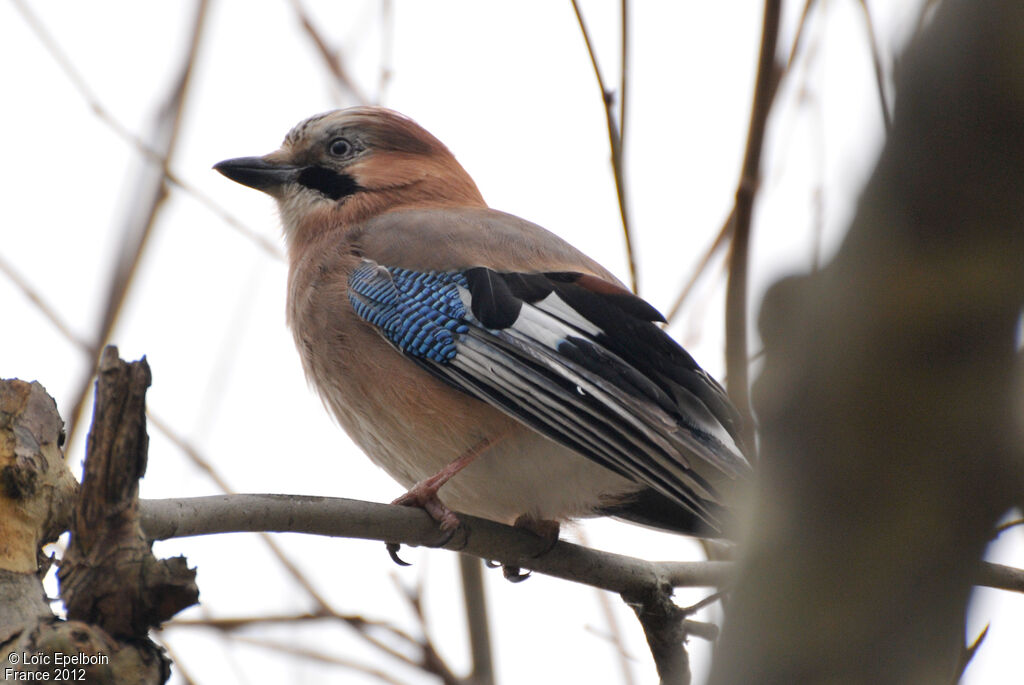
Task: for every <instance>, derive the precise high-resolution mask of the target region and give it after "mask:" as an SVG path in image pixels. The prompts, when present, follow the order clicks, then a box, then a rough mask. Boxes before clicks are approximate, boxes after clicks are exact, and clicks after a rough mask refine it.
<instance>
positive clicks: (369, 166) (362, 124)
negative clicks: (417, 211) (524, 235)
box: [213, 107, 485, 244]
mask: <svg viewBox="0 0 1024 685" xmlns="http://www.w3.org/2000/svg"><path fill="white" fill-rule="evenodd" d="M213 168H214V169H216V170H217V171H219V172H220V173H222V174H224V175H225V176H227V177H228V178H230V179H231V180H233V181H237V182H238V183H241V184H243V185H246V186H249V187H250V188H255V189H256V190H262V191H263V192H265V193H267V194H268V195H271V196H272V197H273V198H274V199H275V200H277V204H278V207H279V208H280V210H281V219H282V222H283V224H284V232H285V236H286V237H287V239H288V241H289V243H291V244H294V243H295V242H296V241H299V242H304V241H306V240H309V239H312V238H313V237H315V234H318V233H320V232H321V231H322V230H325V229H328V228H331V227H336V226H338V225H339V224H340V225H352V224H355V223H358V222H360V221H363V220H365V219H368V218H370V217H372V216H375V215H377V214H381V213H383V212H386V211H389V210H392V209H399V208H404V207H467V206H468V207H483V206H485V203H484V201H483V198H482V197H481V195H480V191H479V190H477V187H476V184H475V183H473V179H472V178H470V176H469V174H467V173H466V171H465V169H463V168H462V166H461V165H460V164H459V163H458V162H457V161H456V160H455V157H454V156H453V155H452V153H451V152H449V150H448V148H446V147H445V146H444V144H443V143H441V141H439V140H438V139H437V138H435V137H434V136H433V135H431V134H430V133H429V132H428V131H427V130H426V129H424V128H423V127H421V126H420V125H419V124H417V123H416V122H414V121H413V120H412V119H409V118H408V117H405V116H403V115H401V114H399V113H397V112H394V111H392V110H389V109H385V108H383V107H353V108H350V109H342V110H336V111H333V112H327V113H325V114H318V115H317V116H314V117H310V118H309V119H306V120H305V121H303V122H301V123H299V124H298V125H297V126H295V128H293V129H292V130H291V131H289V132H288V135H287V136H285V139H284V143H283V144H282V145H281V148H280V149H278V150H276V151H274V152H271V153H270V154H268V155H264V156H263V157H240V158H237V159H228V160H225V161H223V162H219V163H218V164H216V165H215V166H214V167H213Z"/></svg>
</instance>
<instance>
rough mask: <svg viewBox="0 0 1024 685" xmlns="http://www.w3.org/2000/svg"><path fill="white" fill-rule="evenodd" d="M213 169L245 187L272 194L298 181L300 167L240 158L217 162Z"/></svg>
mask: <svg viewBox="0 0 1024 685" xmlns="http://www.w3.org/2000/svg"><path fill="white" fill-rule="evenodd" d="M213 168H214V169H216V170H217V171H219V172H220V173H222V174H224V175H225V176H227V177H228V178H230V179H231V180H232V181H235V182H236V183H241V184H242V185H244V186H249V187H250V188H255V189H256V190H262V191H264V192H268V193H269V192H272V191H273V190H274V189H275V188H279V187H281V186H283V185H284V184H285V183H291V182H293V181H296V180H298V178H299V172H300V171H301V169H300V167H295V166H291V165H288V164H281V163H278V162H268V161H267V160H266V159H265V158H263V157H238V158H237V159H225V160H224V161H223V162H217V163H216V164H214V165H213Z"/></svg>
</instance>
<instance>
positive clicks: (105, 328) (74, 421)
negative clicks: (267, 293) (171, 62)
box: [66, 0, 209, 443]
mask: <svg viewBox="0 0 1024 685" xmlns="http://www.w3.org/2000/svg"><path fill="white" fill-rule="evenodd" d="M208 7H209V2H208V0H197V3H196V11H195V17H194V20H193V24H192V32H191V34H190V35H189V47H188V50H187V51H186V53H185V60H184V62H183V64H182V66H181V70H180V73H179V75H178V78H177V79H176V80H175V81H174V82H173V83H172V85H171V88H170V91H169V93H168V97H167V101H166V102H165V103H164V104H163V105H162V106H161V107H160V110H159V116H158V119H157V122H156V126H155V131H156V132H155V137H157V138H158V139H159V141H160V142H159V148H158V150H159V152H160V153H161V154H160V162H159V168H158V169H157V170H156V172H157V173H156V174H151V175H148V176H143V177H142V178H141V180H140V184H139V188H138V189H137V190H136V191H133V192H132V193H130V197H135V198H142V199H143V204H141V205H139V206H141V207H142V211H141V212H139V213H138V214H135V213H133V214H134V215H132V216H129V218H128V221H127V222H126V224H125V226H124V228H123V230H122V238H123V240H122V245H123V247H124V249H123V250H122V252H121V255H120V257H119V259H118V262H117V264H116V265H115V267H114V276H113V279H112V280H111V283H110V286H109V289H108V292H107V302H106V306H105V308H104V312H103V317H102V319H101V321H100V325H99V327H98V329H97V331H96V335H95V338H94V340H93V357H94V358H96V357H98V354H99V351H100V350H101V349H102V348H103V346H104V345H106V343H107V340H108V339H109V338H110V334H111V332H112V331H113V330H114V326H115V325H116V324H117V321H118V319H119V318H120V315H121V310H122V307H123V305H124V302H125V300H126V299H127V297H128V293H129V291H130V290H131V288H132V284H133V282H134V278H135V274H136V272H137V271H138V266H139V264H140V263H141V261H142V255H143V253H144V252H145V250H146V246H147V245H148V244H149V237H150V235H151V234H152V232H153V228H154V226H155V225H156V220H157V217H158V216H159V215H160V211H161V209H162V208H163V206H164V201H165V200H166V199H167V189H166V187H165V186H164V178H165V176H166V171H167V168H168V165H169V163H170V160H171V158H172V157H173V156H174V151H175V149H176V147H177V141H178V132H179V130H180V126H181V122H182V119H183V115H184V110H185V103H186V101H187V95H188V92H189V84H190V82H191V75H192V67H193V65H194V64H195V59H196V54H197V53H198V50H199V44H200V38H201V36H202V32H203V26H204V25H205V23H206V17H207V14H208V13H207V8H208ZM92 377H93V368H92V367H91V366H90V368H89V371H88V373H87V374H86V375H85V377H84V378H83V379H82V381H81V382H80V383H79V386H78V392H77V394H76V395H75V397H76V398H77V399H76V400H75V403H74V405H73V406H72V409H71V412H70V415H69V416H67V417H66V419H67V422H68V425H69V429H68V441H69V443H70V442H71V440H72V436H73V435H74V430H75V428H76V426H77V425H78V421H79V419H80V417H81V415H82V410H83V408H84V407H85V403H86V401H87V400H88V398H89V389H90V387H91V385H92Z"/></svg>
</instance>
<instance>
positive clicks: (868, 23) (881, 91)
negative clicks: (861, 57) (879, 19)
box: [857, 0, 892, 135]
mask: <svg viewBox="0 0 1024 685" xmlns="http://www.w3.org/2000/svg"><path fill="white" fill-rule="evenodd" d="M857 4H858V5H860V6H861V9H863V10H864V25H865V27H866V28H867V32H868V46H869V47H870V48H871V63H872V65H873V66H874V68H875V85H876V86H877V87H878V104H879V105H880V106H881V108H882V122H883V123H884V124H885V133H886V135H888V134H889V133H890V132H891V131H892V115H891V114H890V113H889V102H888V98H886V97H885V74H884V72H883V71H882V55H881V54H880V53H879V52H878V36H876V35H875V23H874V21H873V20H872V19H871V10H870V9H868V0H857Z"/></svg>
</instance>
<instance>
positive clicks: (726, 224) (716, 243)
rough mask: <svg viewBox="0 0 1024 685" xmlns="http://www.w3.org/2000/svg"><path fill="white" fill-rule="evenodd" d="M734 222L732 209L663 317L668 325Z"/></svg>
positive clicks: (733, 209) (721, 246) (734, 216)
mask: <svg viewBox="0 0 1024 685" xmlns="http://www.w3.org/2000/svg"><path fill="white" fill-rule="evenodd" d="M735 220H736V208H735V207H733V208H732V210H731V211H730V212H729V216H727V217H725V221H724V222H723V223H722V227H721V228H720V229H718V235H716V236H715V239H714V241H712V243H711V245H710V246H709V247H708V249H707V251H705V252H704V256H703V257H701V259H700V262H698V263H697V268H695V269H694V270H693V273H692V274H691V275H690V279H689V280H688V281H687V282H686V285H684V286H683V289H682V290H680V291H679V295H677V296H676V299H675V301H674V302H673V303H672V306H671V307H670V308H669V310H668V314H666V315H665V320H666V321H667V322H668V323H672V321H674V320H675V318H676V316H677V315H678V314H679V311H680V310H681V309H682V308H683V304H685V303H686V299H687V298H688V297H689V296H690V293H691V292H692V291H693V287H694V286H695V285H697V281H698V280H700V277H701V276H702V275H704V272H705V271H706V270H707V268H708V266H709V265H710V264H711V260H712V258H713V257H714V256H715V255H716V254H717V253H718V252H719V250H721V249H722V248H723V247H724V246H725V244H726V241H728V239H729V237H730V236H731V235H732V227H733V222H734V221H735Z"/></svg>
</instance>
